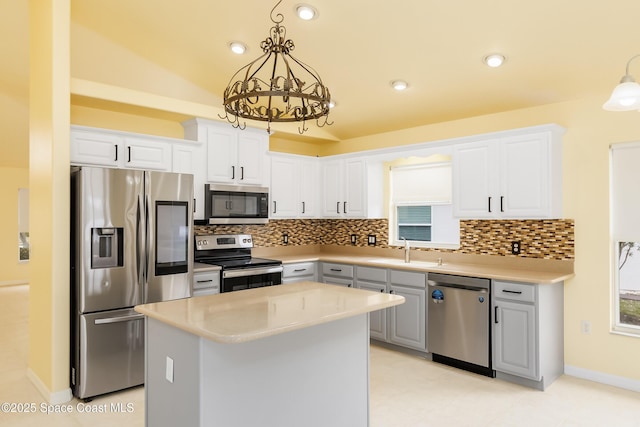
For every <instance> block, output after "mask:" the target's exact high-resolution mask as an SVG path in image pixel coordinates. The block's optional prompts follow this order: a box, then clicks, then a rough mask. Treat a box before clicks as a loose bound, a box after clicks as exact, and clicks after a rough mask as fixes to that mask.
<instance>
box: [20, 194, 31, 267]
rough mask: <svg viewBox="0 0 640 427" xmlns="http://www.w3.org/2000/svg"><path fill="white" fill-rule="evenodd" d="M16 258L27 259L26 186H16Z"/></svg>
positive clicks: (27, 213)
mask: <svg viewBox="0 0 640 427" xmlns="http://www.w3.org/2000/svg"><path fill="white" fill-rule="evenodd" d="M18 260H19V261H29V189H28V188H18Z"/></svg>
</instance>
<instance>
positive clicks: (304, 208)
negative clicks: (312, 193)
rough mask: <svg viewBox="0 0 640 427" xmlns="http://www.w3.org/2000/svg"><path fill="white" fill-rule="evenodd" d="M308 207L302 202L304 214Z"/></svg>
mask: <svg viewBox="0 0 640 427" xmlns="http://www.w3.org/2000/svg"><path fill="white" fill-rule="evenodd" d="M305 210H306V207H305V205H304V202H302V213H305Z"/></svg>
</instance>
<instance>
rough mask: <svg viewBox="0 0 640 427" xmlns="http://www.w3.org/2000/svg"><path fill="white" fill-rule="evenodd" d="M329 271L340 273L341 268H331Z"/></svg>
mask: <svg viewBox="0 0 640 427" xmlns="http://www.w3.org/2000/svg"><path fill="white" fill-rule="evenodd" d="M331 271H342V269H341V268H332V269H331Z"/></svg>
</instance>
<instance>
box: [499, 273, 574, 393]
mask: <svg viewBox="0 0 640 427" xmlns="http://www.w3.org/2000/svg"><path fill="white" fill-rule="evenodd" d="M492 295H493V321H492V325H493V327H492V354H493V368H494V369H495V370H496V375H497V376H498V377H500V378H504V379H508V380H514V381H515V382H520V383H523V384H525V385H529V386H533V387H536V388H539V389H541V390H544V388H545V387H546V386H547V385H548V384H550V383H551V382H552V381H554V380H555V379H556V378H557V377H559V376H560V375H562V374H563V372H564V344H563V342H564V334H563V324H564V323H563V322H564V320H563V318H564V315H563V307H564V301H563V284H562V283H556V284H528V283H519V282H505V281H499V280H493V281H492Z"/></svg>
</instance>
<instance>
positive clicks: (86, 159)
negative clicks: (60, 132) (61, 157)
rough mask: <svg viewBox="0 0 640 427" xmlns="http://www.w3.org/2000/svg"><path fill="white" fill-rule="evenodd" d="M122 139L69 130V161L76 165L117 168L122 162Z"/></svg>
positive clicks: (109, 135) (115, 136)
mask: <svg viewBox="0 0 640 427" xmlns="http://www.w3.org/2000/svg"><path fill="white" fill-rule="evenodd" d="M121 151H122V137H121V136H118V135H111V134H104V133H100V132H95V131H89V130H79V129H74V128H73V127H72V129H71V141H70V153H69V154H70V160H71V163H72V164H77V165H98V166H111V167H114V168H115V167H118V164H119V163H120V162H121V161H122V152H121Z"/></svg>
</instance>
